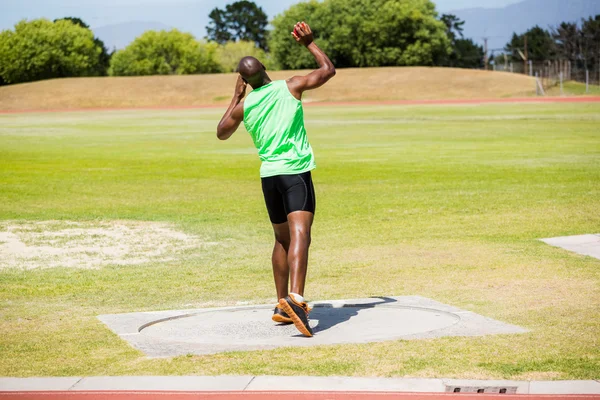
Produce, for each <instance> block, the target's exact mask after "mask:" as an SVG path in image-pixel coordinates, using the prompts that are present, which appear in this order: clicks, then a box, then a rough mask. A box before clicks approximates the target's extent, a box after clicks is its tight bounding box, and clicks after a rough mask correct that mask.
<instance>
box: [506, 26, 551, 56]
mask: <svg viewBox="0 0 600 400" xmlns="http://www.w3.org/2000/svg"><path fill="white" fill-rule="evenodd" d="M525 36H527V58H528V59H529V60H533V61H545V60H551V59H554V58H555V56H556V45H555V43H554V40H553V39H552V35H550V32H548V31H547V30H545V29H542V28H540V27H539V26H537V25H536V26H534V27H533V28H531V29H530V30H528V31H527V32H525V33H524V34H521V35H517V34H516V33H513V36H512V39H511V40H510V42H508V43H507V44H506V46H505V47H504V50H505V51H506V52H507V53H508V54H509V55H510V56H511V58H512V60H513V61H522V60H523V59H522V58H521V56H520V55H519V50H520V51H522V52H525V50H524V48H525Z"/></svg>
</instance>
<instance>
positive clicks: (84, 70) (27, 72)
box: [0, 19, 101, 83]
mask: <svg viewBox="0 0 600 400" xmlns="http://www.w3.org/2000/svg"><path fill="white" fill-rule="evenodd" d="M100 52H101V50H100V49H99V48H98V46H96V45H95V43H94V35H93V34H92V32H91V31H90V30H88V29H85V28H82V27H81V26H77V25H74V24H73V23H71V22H70V21H57V22H56V23H53V22H51V21H49V20H47V19H37V20H33V21H25V20H23V21H21V22H19V23H17V24H16V25H15V30H14V31H11V30H6V31H3V32H2V33H0V76H2V79H3V80H4V81H5V82H7V83H20V82H31V81H35V80H40V79H50V78H63V77H71V76H94V75H98V68H99V67H98V65H99V55H100Z"/></svg>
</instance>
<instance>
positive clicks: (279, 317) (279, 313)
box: [271, 303, 294, 324]
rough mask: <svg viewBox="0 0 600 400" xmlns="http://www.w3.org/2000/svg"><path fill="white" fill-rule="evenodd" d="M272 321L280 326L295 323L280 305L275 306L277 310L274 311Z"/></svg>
mask: <svg viewBox="0 0 600 400" xmlns="http://www.w3.org/2000/svg"><path fill="white" fill-rule="evenodd" d="M271 319H272V320H273V321H275V322H278V323H280V324H292V323H294V321H292V319H291V318H290V316H289V315H287V313H286V312H285V311H283V310H282V309H281V306H280V305H279V303H277V305H276V306H275V310H273V316H272V317H271Z"/></svg>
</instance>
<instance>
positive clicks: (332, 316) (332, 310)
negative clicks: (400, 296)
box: [310, 297, 398, 333]
mask: <svg viewBox="0 0 600 400" xmlns="http://www.w3.org/2000/svg"><path fill="white" fill-rule="evenodd" d="M373 299H380V300H382V301H374V302H372V303H357V304H344V305H343V306H342V307H339V306H336V305H335V304H334V303H317V304H315V308H313V310H312V311H311V313H310V318H311V319H316V320H318V321H319V324H318V325H317V326H316V327H315V328H314V331H315V333H317V332H323V331H326V330H327V329H330V328H333V327H334V326H336V325H338V324H341V323H342V322H346V321H348V320H350V318H352V317H354V316H356V315H358V313H359V312H360V311H362V310H365V309H368V308H375V307H377V306H380V305H382V304H389V303H395V302H397V301H398V300H396V299H392V298H390V297H373Z"/></svg>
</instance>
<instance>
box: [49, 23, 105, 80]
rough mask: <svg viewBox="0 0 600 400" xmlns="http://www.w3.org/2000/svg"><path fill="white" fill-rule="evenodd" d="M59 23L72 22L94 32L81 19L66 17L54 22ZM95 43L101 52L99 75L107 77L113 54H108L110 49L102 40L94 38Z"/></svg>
mask: <svg viewBox="0 0 600 400" xmlns="http://www.w3.org/2000/svg"><path fill="white" fill-rule="evenodd" d="M57 21H70V22H71V23H73V24H75V25H78V26H81V27H82V28H85V29H88V30H89V31H90V32H92V30H91V29H90V26H89V25H88V24H86V23H85V22H83V20H82V19H81V18H77V17H65V18H59V19H55V20H54V22H57ZM92 34H93V32H92ZM94 43H95V44H96V46H98V47H99V48H100V50H101V52H100V56H99V60H98V71H97V72H98V75H101V76H106V75H108V67H110V57H111V56H112V53H109V52H108V47H106V45H105V44H104V42H103V41H102V40H100V39H99V38H97V37H94Z"/></svg>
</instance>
